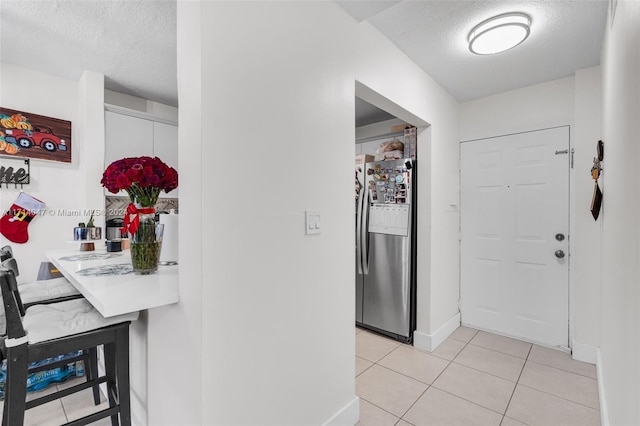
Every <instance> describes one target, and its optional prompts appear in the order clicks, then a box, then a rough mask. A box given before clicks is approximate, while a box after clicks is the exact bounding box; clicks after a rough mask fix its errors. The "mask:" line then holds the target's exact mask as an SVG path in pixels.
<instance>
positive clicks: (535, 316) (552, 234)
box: [460, 127, 569, 348]
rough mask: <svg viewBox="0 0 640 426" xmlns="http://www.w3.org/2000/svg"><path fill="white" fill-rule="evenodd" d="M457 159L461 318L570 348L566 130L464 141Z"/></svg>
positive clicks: (564, 128)
mask: <svg viewBox="0 0 640 426" xmlns="http://www.w3.org/2000/svg"><path fill="white" fill-rule="evenodd" d="M460 156H461V165H460V168H461V176H460V186H461V204H460V220H461V278H460V279H461V289H460V292H461V306H460V310H461V317H462V322H463V323H464V324H466V325H468V326H471V327H477V328H480V329H484V330H489V331H495V332H498V333H501V334H505V335H508V336H512V337H516V338H523V339H525V340H529V341H533V342H539V343H545V344H548V345H553V346H559V347H564V348H566V347H568V346H569V323H568V321H569V263H568V258H569V252H568V249H569V242H568V235H567V234H568V231H569V127H557V128H552V129H544V130H539V131H533V132H527V133H519V134H514V135H507V136H500V137H494V138H490V139H482V140H477V141H470V142H464V143H462V144H461V148H460ZM563 256H564V257H563Z"/></svg>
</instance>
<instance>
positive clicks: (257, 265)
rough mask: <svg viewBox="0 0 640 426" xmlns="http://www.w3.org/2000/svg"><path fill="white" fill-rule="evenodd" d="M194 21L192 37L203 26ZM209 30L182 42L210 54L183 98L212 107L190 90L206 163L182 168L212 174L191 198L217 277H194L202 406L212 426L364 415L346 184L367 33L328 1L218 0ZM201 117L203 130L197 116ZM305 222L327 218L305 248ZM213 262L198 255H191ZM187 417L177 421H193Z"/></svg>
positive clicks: (184, 66) (189, 72)
mask: <svg viewBox="0 0 640 426" xmlns="http://www.w3.org/2000/svg"><path fill="white" fill-rule="evenodd" d="M195 7H197V6H196V5H192V4H190V5H186V4H179V6H178V9H179V11H180V10H183V11H184V10H186V9H187V8H195ZM192 17H193V15H192ZM265 17H268V18H269V19H265ZM182 18H183V16H181V14H180V13H179V20H178V22H179V24H178V25H179V28H181V27H183V26H184V25H189V26H192V25H193V24H194V22H193V21H189V22H187V20H183V19H182ZM197 22H198V23H200V22H201V23H202V26H201V34H200V35H199V36H198V34H196V31H193V32H192V34H187V31H185V29H184V28H181V29H180V30H179V31H180V32H179V34H180V37H181V39H180V41H179V43H178V45H179V46H186V45H191V44H192V43H193V44H196V45H200V44H201V52H202V58H201V61H202V65H201V67H198V66H194V63H193V62H186V61H183V60H181V61H179V79H180V84H181V86H180V87H181V89H182V87H183V86H182V84H184V83H185V82H186V80H192V81H193V80H197V81H199V82H201V90H200V92H199V93H197V94H194V93H193V92H191V93H184V92H183V91H182V90H181V92H180V129H181V132H182V129H185V128H193V129H200V130H201V131H202V136H201V138H200V139H199V140H192V141H189V142H186V143H187V144H188V149H190V150H191V151H192V154H194V153H195V151H196V150H199V154H200V156H196V155H192V156H191V161H192V162H193V163H196V164H194V165H193V167H192V168H188V167H183V166H182V162H181V166H180V168H181V170H182V175H183V176H184V177H185V179H189V176H190V175H194V176H195V174H196V173H199V172H200V170H201V172H200V173H201V174H200V176H199V178H201V179H199V181H198V182H196V181H193V182H192V184H191V186H190V187H189V191H185V192H184V193H183V192H181V194H180V195H181V212H184V206H185V203H190V204H193V205H195V204H197V203H198V202H200V203H201V205H202V208H201V209H200V210H193V213H192V215H190V216H191V217H190V220H189V222H190V224H189V226H190V227H192V228H194V229H195V230H196V232H202V235H203V244H202V263H200V265H197V266H196V265H195V264H194V265H193V266H194V267H195V269H196V270H197V272H199V274H200V276H199V277H197V278H196V277H194V278H196V279H198V281H196V282H199V283H201V285H202V289H201V294H202V299H201V300H202V302H201V303H202V330H203V332H202V353H203V361H202V372H201V373H202V379H201V380H202V383H201V384H202V388H201V389H200V390H198V389H194V393H193V394H195V395H200V392H201V398H202V423H204V424H320V423H323V422H325V421H327V420H329V419H330V418H331V417H332V416H333V415H335V414H336V413H338V412H339V411H340V410H341V409H342V408H343V407H345V406H347V405H348V404H355V405H354V407H357V400H356V399H355V394H354V389H355V384H354V383H355V379H354V377H355V371H354V368H355V367H354V361H353V354H354V346H355V343H354V340H355V338H354V329H353V323H354V316H353V311H354V306H355V300H354V288H353V264H354V261H353V255H354V254H353V245H352V244H353V238H352V235H353V233H354V232H355V230H354V225H353V220H352V217H353V215H350V214H348V212H349V211H352V209H353V202H352V199H353V194H352V188H351V187H350V186H348V185H345V182H350V181H351V180H352V177H353V176H352V173H353V172H352V167H353V155H354V120H355V118H354V89H353V84H354V82H353V75H354V72H353V65H352V64H353V56H352V52H353V50H354V46H353V42H354V40H355V26H354V25H353V23H352V21H351V20H350V18H349V17H348V16H347V15H346V14H345V13H344V12H343V11H342V10H341V9H340V8H339V7H338V6H337V5H335V4H333V3H328V2H314V3H298V2H283V3H276V2H266V3H257V2H251V3H244V2H238V3H232V2H203V3H202V4H201V10H200V15H199V18H198V21H197ZM328 29H330V31H328ZM230 34H233V35H234V36H233V37H229V35H230ZM294 35H295V36H294ZM200 70H201V71H200ZM200 72H201V73H202V74H201V77H200V75H199V73H200ZM194 92H195V91H194ZM197 104H200V106H201V116H200V115H199V114H193V115H190V116H185V114H183V110H184V108H190V109H192V112H195V111H193V107H195V106H196V105H197ZM194 133H195V130H194ZM183 136H184V134H182V133H181V138H180V141H181V144H182V143H183V142H184V138H183ZM183 152H184V149H183V148H181V154H182V153H183ZM230 153H231V154H232V155H233V159H232V160H229V159H228V158H229V154H230ZM184 170H186V171H184ZM194 180H195V179H194ZM183 182H184V181H183ZM182 187H183V188H184V184H183V185H182ZM305 209H314V210H316V211H318V212H320V214H321V217H322V219H321V221H322V233H321V234H320V235H312V236H307V235H305V234H304V229H305V220H304V212H305ZM181 217H185V216H184V213H183V214H181ZM185 225H187V224H185ZM189 226H185V227H183V226H182V224H181V228H182V229H189ZM183 248H185V245H181V261H182V258H183V256H182V254H183V253H184V251H183V250H182V249H183ZM199 250H200V247H197V246H196V247H193V248H191V247H189V246H187V247H186V256H190V255H191V254H193V255H197V254H198V252H199ZM193 263H195V262H193ZM194 275H195V274H194ZM178 411H179V412H177V413H175V415H174V417H173V420H172V419H171V418H165V419H163V421H164V422H166V424H170V423H172V421H173V423H174V424H175V423H182V410H178ZM355 412H357V410H355V411H354V413H355ZM355 420H356V419H355V416H353V417H352V418H351V421H352V422H355Z"/></svg>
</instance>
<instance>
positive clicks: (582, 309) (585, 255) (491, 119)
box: [460, 67, 602, 363]
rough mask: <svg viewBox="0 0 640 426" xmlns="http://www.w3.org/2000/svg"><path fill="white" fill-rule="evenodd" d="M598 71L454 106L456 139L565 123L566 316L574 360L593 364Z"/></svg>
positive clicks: (596, 339)
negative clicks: (570, 165) (569, 156)
mask: <svg viewBox="0 0 640 426" xmlns="http://www.w3.org/2000/svg"><path fill="white" fill-rule="evenodd" d="M599 84H600V68H599V67H594V68H588V69H585V70H579V71H577V72H576V75H575V77H566V78H563V79H559V80H553V81H550V82H546V83H542V84H536V85H533V86H528V87H523V88H521V89H516V90H511V91H508V92H505V93H501V94H497V95H493V96H488V97H485V98H481V99H476V100H473V101H469V102H465V103H462V104H461V105H460V137H461V139H460V140H461V141H466V140H474V139H480V138H487V137H492V136H499V135H505V134H510V133H518V132H523V131H530V130H537V129H542V128H548V127H555V126H563V125H570V126H571V130H570V135H571V140H570V144H571V147H572V148H574V149H575V157H574V169H572V170H571V181H572V186H571V191H572V194H571V201H572V206H571V210H572V212H571V215H572V220H571V221H572V224H573V226H572V229H571V230H570V233H569V238H570V242H571V248H570V250H571V252H570V255H571V273H572V277H571V283H570V297H571V305H570V310H571V312H570V314H571V321H572V332H573V342H572V346H573V348H574V349H576V348H577V349H578V350H579V351H580V353H578V354H576V353H574V356H575V355H578V358H579V359H581V360H583V361H588V362H592V363H595V353H596V352H595V350H596V347H597V346H598V345H599V337H600V334H599V327H598V324H599V317H600V316H599V291H600V281H599V267H600V253H601V252H600V244H599V240H600V236H601V235H600V222H597V223H595V222H594V221H593V218H592V217H591V213H590V212H589V206H590V204H591V194H592V191H593V180H592V179H591V175H590V173H589V171H590V169H591V165H592V159H593V156H594V155H595V143H596V141H597V140H598V139H600V138H601V134H602V132H601V127H602V126H601V107H600V102H601V95H600V90H599Z"/></svg>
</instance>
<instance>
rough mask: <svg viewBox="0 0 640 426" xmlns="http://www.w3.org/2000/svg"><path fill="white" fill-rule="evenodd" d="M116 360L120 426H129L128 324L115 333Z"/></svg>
mask: <svg viewBox="0 0 640 426" xmlns="http://www.w3.org/2000/svg"><path fill="white" fill-rule="evenodd" d="M116 359H117V364H118V369H117V371H118V403H119V404H120V425H121V426H131V401H130V393H131V390H130V383H129V325H128V324H127V325H126V326H124V327H121V328H119V329H118V330H117V331H116Z"/></svg>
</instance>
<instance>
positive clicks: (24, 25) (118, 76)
mask: <svg viewBox="0 0 640 426" xmlns="http://www.w3.org/2000/svg"><path fill="white" fill-rule="evenodd" d="M0 24H1V25H0V53H1V58H0V59H1V60H2V62H6V63H10V64H14V65H18V66H21V67H24V68H29V69H33V70H36V71H42V72H45V73H48V74H53V75H57V76H60V77H64V78H68V79H73V80H78V79H79V78H80V76H81V75H82V72H83V71H84V70H90V71H95V72H98V73H101V74H104V75H105V86H106V87H107V88H108V89H111V90H115V91H118V92H122V93H127V94H130V95H134V96H139V97H142V98H145V99H150V100H154V101H158V102H161V103H164V104H168V105H174V106H177V105H178V88H177V77H176V70H177V60H176V2H175V1H162V0H154V1H148V0H147V1H140V0H128V1H119V0H109V1H100V0H97V1H96V0H58V1H54V0H48V1H34V0H0Z"/></svg>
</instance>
